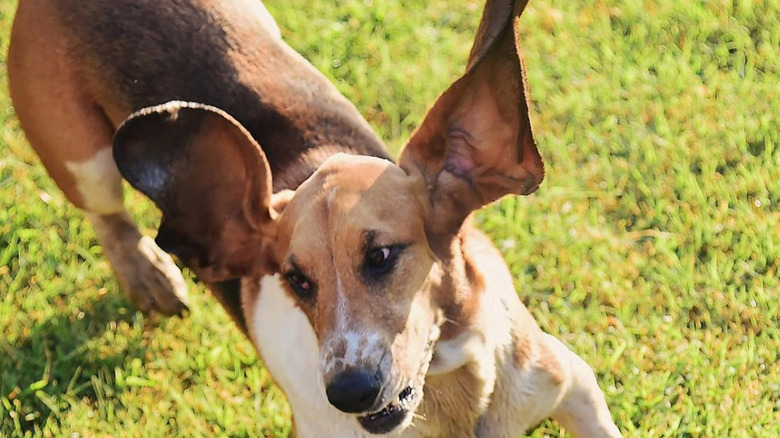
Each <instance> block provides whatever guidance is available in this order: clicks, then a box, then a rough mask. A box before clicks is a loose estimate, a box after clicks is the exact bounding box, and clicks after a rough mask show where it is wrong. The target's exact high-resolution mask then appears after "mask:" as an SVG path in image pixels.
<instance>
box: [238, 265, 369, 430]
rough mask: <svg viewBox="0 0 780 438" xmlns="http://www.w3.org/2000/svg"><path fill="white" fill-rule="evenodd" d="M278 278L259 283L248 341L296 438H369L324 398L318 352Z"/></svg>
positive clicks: (308, 326)
mask: <svg viewBox="0 0 780 438" xmlns="http://www.w3.org/2000/svg"><path fill="white" fill-rule="evenodd" d="M281 281H282V280H281V278H280V277H279V276H278V275H274V276H266V277H263V278H262V279H261V280H260V294H259V297H258V299H257V302H255V303H254V310H255V311H254V318H253V320H252V321H249V325H250V327H249V330H250V332H251V337H252V340H253V341H254V342H255V345H257V346H258V349H259V350H260V354H261V356H262V357H263V361H264V362H265V366H266V368H268V370H269V371H270V372H271V374H272V375H273V377H274V379H275V380H276V382H277V383H278V384H279V386H280V387H281V388H282V390H284V392H285V393H286V394H287V399H288V400H289V402H290V405H291V406H292V411H293V415H294V417H295V418H294V421H295V428H296V432H297V436H298V437H299V438H364V437H365V438H367V437H371V436H372V435H369V434H368V433H366V431H365V430H363V428H362V427H360V425H359V424H358V422H357V419H356V418H355V417H354V416H350V415H347V414H344V413H342V412H341V411H339V410H337V409H336V408H334V407H333V406H332V405H331V404H330V403H328V400H327V398H326V396H325V390H324V388H323V385H322V382H320V377H319V373H318V371H317V365H318V360H319V348H318V346H317V338H316V336H315V334H314V330H313V329H312V327H311V324H309V320H308V319H307V318H306V315H304V313H303V312H302V311H301V310H300V309H299V308H298V307H297V306H296V305H295V302H294V301H293V300H292V298H290V297H289V296H288V295H287V293H286V292H285V291H284V290H283V289H282V286H281V283H280V282H281Z"/></svg>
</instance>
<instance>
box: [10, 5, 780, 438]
mask: <svg viewBox="0 0 780 438" xmlns="http://www.w3.org/2000/svg"><path fill="white" fill-rule="evenodd" d="M15 5H16V2H15V1H9V0H0V46H1V47H0V51H2V53H3V55H2V56H3V57H4V54H5V52H6V48H7V45H8V33H9V30H10V25H11V20H12V17H13V11H14V9H15ZM268 7H269V9H270V10H271V12H272V13H273V14H274V16H275V17H276V19H277V21H278V23H279V25H280V27H281V28H282V31H283V35H284V38H285V39H286V40H287V41H288V42H289V43H290V44H291V45H292V46H293V47H294V48H295V49H297V50H298V51H300V52H301V53H302V54H303V55H304V56H305V57H306V58H307V59H309V60H310V61H311V62H312V63H313V64H314V65H315V66H316V67H317V68H318V69H320V70H321V71H323V72H324V73H325V74H326V75H327V76H328V77H330V78H331V79H332V80H333V81H334V82H335V83H336V84H337V85H338V87H339V89H340V90H341V91H342V92H343V93H344V94H345V95H346V96H347V97H348V98H349V99H350V100H352V101H353V102H355V104H356V105H357V106H358V108H359V109H360V110H361V112H362V113H363V114H364V115H365V116H366V118H367V119H368V120H369V121H370V122H371V124H372V125H373V126H374V127H375V129H376V130H377V132H378V133H379V134H380V135H381V136H382V137H383V138H384V139H385V140H386V142H387V144H388V145H389V147H391V148H392V149H393V150H398V149H399V148H400V147H401V146H402V145H403V143H404V140H405V139H406V138H408V136H409V133H410V131H411V130H412V129H414V127H415V126H416V125H417V124H418V123H419V122H420V120H421V118H422V116H423V114H424V112H425V110H426V109H427V106H428V105H429V104H431V103H432V102H433V100H434V99H435V97H436V96H437V94H438V93H439V92H441V91H442V90H443V89H444V88H445V87H446V85H447V84H449V83H450V81H452V79H453V78H455V77H456V76H457V75H458V74H459V72H460V71H461V70H462V69H463V66H464V63H465V57H466V55H467V52H468V49H469V47H470V43H471V40H472V38H473V34H474V30H475V26H476V24H477V23H478V21H479V15H480V11H481V8H482V4H481V2H480V1H477V2H470V1H463V2H446V1H443V0H431V1H423V0H406V1H402V2H386V1H379V0H374V1H371V0H365V1H362V0H361V1H356V0H348V1H342V2H330V1H321V2H312V1H309V0H271V1H269V2H268ZM522 24H523V35H524V51H525V55H526V66H527V68H528V75H529V77H528V79H529V83H530V92H531V97H532V99H533V102H534V105H535V108H534V110H533V114H532V122H533V124H534V130H535V133H536V136H537V140H538V143H539V148H540V150H541V152H542V155H543V156H544V158H545V160H546V163H547V170H548V173H547V178H546V180H545V182H544V183H543V185H542V187H541V188H540V189H539V191H538V192H537V193H535V194H534V195H532V196H530V197H526V198H513V199H506V200H504V201H502V202H501V203H499V204H496V205H494V206H491V207H489V208H487V209H485V210H484V211H482V212H481V213H480V214H479V222H480V224H481V227H482V228H483V229H484V230H486V231H487V232H488V233H489V234H490V236H491V237H492V238H493V239H494V241H495V242H496V245H497V246H498V247H499V248H501V250H502V251H503V252H504V254H505V256H506V260H507V262H508V263H509V265H510V267H511V269H512V272H513V273H514V275H515V278H516V285H517V288H518V291H519V294H520V297H521V299H522V300H523V302H525V303H526V305H527V306H528V307H529V308H530V309H531V312H532V313H533V314H534V316H535V317H536V318H537V319H538V321H539V323H540V324H541V325H542V327H543V328H544V329H545V330H547V331H548V332H550V333H552V334H554V335H556V336H558V337H559V338H560V339H562V340H563V341H564V342H565V343H566V344H567V345H569V346H570V347H571V348H572V349H573V350H575V351H576V352H578V353H579V354H580V355H581V356H583V357H584V358H585V359H586V360H587V361H588V362H589V363H590V364H591V365H592V367H593V368H594V370H595V371H596V374H597V376H598V379H599V382H600V385H601V387H602V388H603V389H604V392H605V394H606V397H607V401H608V404H609V405H610V407H611V410H612V413H613V416H614V417H615V420H616V422H617V424H618V426H619V427H620V429H621V430H622V431H623V433H624V434H625V435H626V436H627V437H667V436H668V437H773V436H780V272H778V271H779V270H780V0H754V1H749V0H739V1H737V0H735V1H724V0H711V1H698V0H697V1H693V0H691V1H676V2H675V1H661V0H622V1H616V0H599V1H589V2H572V1H568V0H545V1H541V0H533V1H531V3H530V5H529V7H528V10H527V11H526V13H525V15H524V17H523V21H522ZM2 59H3V58H0V63H2V62H3V61H2ZM0 84H1V85H0V436H3V437H22V436H41V437H59V436H71V437H77V436H82V437H102V436H106V437H145V436H149V437H160V436H181V437H197V436H238V437H244V436H246V437H261V436H262V437H286V436H288V435H289V434H290V423H289V416H290V410H289V408H288V407H287V405H286V402H285V400H284V396H283V394H282V393H281V391H279V390H278V389H277V388H276V387H275V386H274V385H273V383H272V380H271V378H270V376H269V375H268V374H267V372H266V371H265V370H264V369H263V367H262V362H261V361H260V360H259V359H258V358H257V356H256V355H255V353H254V350H253V348H252V346H251V345H250V344H249V342H248V341H246V340H245V339H243V338H242V336H241V335H240V334H239V331H238V330H237V329H236V328H235V327H234V326H233V325H232V323H231V322H230V320H229V319H228V317H227V316H226V315H225V313H224V312H223V310H222V309H221V308H220V307H219V305H218V304H217V303H216V302H215V300H214V299H213V298H212V297H211V296H210V295H209V294H208V292H206V291H205V290H203V288H202V287H196V286H193V287H194V288H196V289H197V290H193V291H192V294H191V295H192V308H193V310H192V312H191V314H190V315H189V316H188V317H187V318H184V319H179V318H172V319H159V320H152V319H150V318H145V317H143V316H142V315H140V314H139V313H137V312H135V311H134V310H133V308H132V307H131V306H130V304H129V302H128V301H127V300H126V299H125V298H124V297H123V296H122V295H121V293H119V291H118V289H117V283H116V281H115V280H114V279H113V278H112V276H111V272H110V268H109V266H108V264H107V262H106V261H104V260H103V259H102V257H101V249H100V247H99V246H98V245H97V242H96V239H95V235H94V233H93V231H92V230H91V228H90V226H89V224H87V223H86V222H85V220H84V217H83V215H82V214H81V213H80V212H79V211H78V210H77V209H75V208H74V207H72V206H71V205H69V204H68V203H67V202H66V201H65V199H64V197H63V196H62V194H61V193H60V192H59V191H58V189H57V188H56V186H55V185H54V184H53V183H52V181H51V180H50V179H49V178H48V176H47V175H46V173H45V171H44V170H43V168H42V166H41V164H40V162H39V161H38V159H37V157H36V156H35V155H34V153H33V152H32V151H31V149H30V148H29V145H28V144H27V143H26V140H25V139H24V136H23V133H22V132H21V130H20V129H19V126H18V123H17V122H16V120H15V118H14V115H13V109H12V107H11V103H10V101H9V99H8V96H7V94H8V93H7V87H6V80H5V69H4V68H2V66H0ZM127 193H128V197H127V200H128V205H129V206H130V209H131V211H132V213H133V214H134V215H135V216H136V218H137V219H138V221H139V223H141V224H142V226H143V228H144V229H145V230H146V231H147V232H148V233H149V234H153V233H154V226H155V224H156V222H157V220H158V219H159V215H158V213H157V212H156V211H155V210H154V208H153V207H152V206H151V204H150V203H149V202H147V201H146V200H145V199H143V198H142V197H141V196H140V195H138V194H137V193H133V192H131V191H130V190H129V189H128V191H127ZM530 433H531V436H533V437H544V436H560V435H561V434H562V433H563V432H562V431H560V430H559V429H558V427H557V426H556V425H555V424H553V423H552V422H545V423H543V424H542V425H540V426H539V427H538V428H536V429H535V430H533V431H531V432H530Z"/></svg>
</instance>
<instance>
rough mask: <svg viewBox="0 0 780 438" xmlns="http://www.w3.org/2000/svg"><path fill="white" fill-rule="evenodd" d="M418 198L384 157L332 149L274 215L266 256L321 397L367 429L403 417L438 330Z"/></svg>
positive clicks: (415, 398)
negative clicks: (291, 305)
mask: <svg viewBox="0 0 780 438" xmlns="http://www.w3.org/2000/svg"><path fill="white" fill-rule="evenodd" d="M426 197H427V192H426V190H425V185H424V182H423V180H422V179H420V178H415V177H413V176H410V175H408V174H407V173H406V172H405V171H404V170H403V169H401V168H400V167H398V166H396V165H395V164H393V163H391V162H389V161H386V160H382V159H377V158H370V157H359V156H350V155H336V156H334V157H331V158H330V159H329V160H327V161H326V162H325V163H324V164H323V165H322V166H321V167H320V168H319V169H318V170H317V171H316V173H315V174H314V175H312V177H311V178H309V179H308V180H307V181H306V182H305V183H303V184H302V185H301V186H300V188H299V189H298V190H297V191H296V192H295V195H294V197H293V198H292V200H291V201H290V203H289V205H287V206H286V208H285V209H284V210H283V213H282V214H281V216H280V217H279V234H278V240H277V244H276V246H275V247H274V250H273V253H274V254H275V256H276V257H277V264H278V266H279V272H280V273H281V274H282V276H283V278H284V279H285V282H286V289H287V293H288V294H289V295H290V296H292V297H294V299H295V300H296V302H297V304H298V307H299V308H300V309H301V310H302V311H303V312H304V313H305V314H306V316H307V317H308V319H309V321H310V323H311V326H312V328H313V329H314V332H315V333H316V336H317V339H318V342H319V346H320V355H319V365H318V370H317V371H318V373H319V374H320V378H321V381H322V384H323V385H324V388H325V390H326V394H327V396H328V399H329V401H330V403H331V404H333V405H334V406H335V407H337V408H338V409H340V410H342V411H345V412H349V413H354V414H356V415H357V416H358V420H359V421H360V423H361V425H362V426H363V427H364V428H366V429H367V430H368V431H370V432H374V433H382V432H388V431H390V430H393V429H395V428H396V427H398V426H399V425H403V424H404V423H408V422H409V421H411V415H410V413H411V412H413V410H414V408H415V407H416V406H417V404H418V403H419V401H420V399H421V395H422V388H423V383H424V376H425V373H426V371H427V369H428V364H429V362H430V360H431V355H432V349H433V348H432V347H433V344H434V342H435V341H436V339H437V338H438V334H439V325H440V323H441V318H440V316H439V315H440V312H439V311H438V310H437V307H436V305H435V303H434V302H433V299H432V297H431V288H430V287H429V285H428V282H429V281H431V278H429V277H431V274H432V273H433V274H434V275H433V276H432V277H433V278H434V279H435V271H436V270H435V269H432V268H433V267H434V264H435V263H436V257H435V256H434V255H433V253H432V251H431V249H430V247H429V244H428V241H427V237H426V232H425V218H426V216H427V200H426Z"/></svg>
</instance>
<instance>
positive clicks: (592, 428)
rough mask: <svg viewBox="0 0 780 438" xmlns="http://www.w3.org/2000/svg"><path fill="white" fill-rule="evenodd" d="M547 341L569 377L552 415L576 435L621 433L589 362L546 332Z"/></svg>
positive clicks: (614, 435)
mask: <svg viewBox="0 0 780 438" xmlns="http://www.w3.org/2000/svg"><path fill="white" fill-rule="evenodd" d="M545 341H546V343H547V344H548V346H549V347H550V349H551V350H553V351H554V354H555V356H556V357H557V359H558V360H559V361H560V363H561V365H563V366H564V367H565V368H566V369H567V370H568V373H567V374H568V379H569V382H566V385H565V386H566V388H567V390H566V392H565V393H564V394H563V398H562V399H561V401H560V403H559V404H558V406H557V408H556V409H555V411H554V412H553V414H552V417H553V418H554V419H555V420H556V421H557V422H559V423H560V424H561V425H562V426H563V427H565V428H566V430H567V431H569V432H571V433H572V435H574V436H576V437H583V438H585V437H622V435H621V434H620V430H618V428H617V426H616V425H615V422H614V421H613V420H612V415H611V414H610V413H609V408H608V407H607V402H606V400H605V399H604V394H603V393H602V392H601V389H600V388H599V386H598V383H597V382H596V376H595V375H594V374H593V370H591V368H590V366H589V365H588V364H587V363H586V362H585V361H584V360H582V358H580V357H579V356H577V355H576V354H574V353H573V352H572V351H571V350H569V349H568V348H566V346H564V345H563V344H562V343H561V341H559V340H558V339H556V338H555V337H553V336H550V335H548V334H545Z"/></svg>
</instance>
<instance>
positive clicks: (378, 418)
mask: <svg viewBox="0 0 780 438" xmlns="http://www.w3.org/2000/svg"><path fill="white" fill-rule="evenodd" d="M416 395H417V394H416V392H415V390H414V388H412V387H411V386H407V387H406V388H404V390H403V391H401V393H400V394H398V400H393V401H392V402H390V403H389V404H388V405H387V406H385V408H384V409H382V410H381V411H377V412H374V413H373V414H368V415H363V416H361V417H358V422H359V423H360V425H361V426H363V429H365V430H366V431H368V432H370V433H373V434H377V435H378V434H383V433H388V432H391V431H392V430H393V429H395V428H396V427H398V426H399V425H400V424H401V423H403V421H404V420H405V419H406V416H407V415H408V414H409V411H410V410H411V408H412V402H413V401H414V398H415V396H416Z"/></svg>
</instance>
